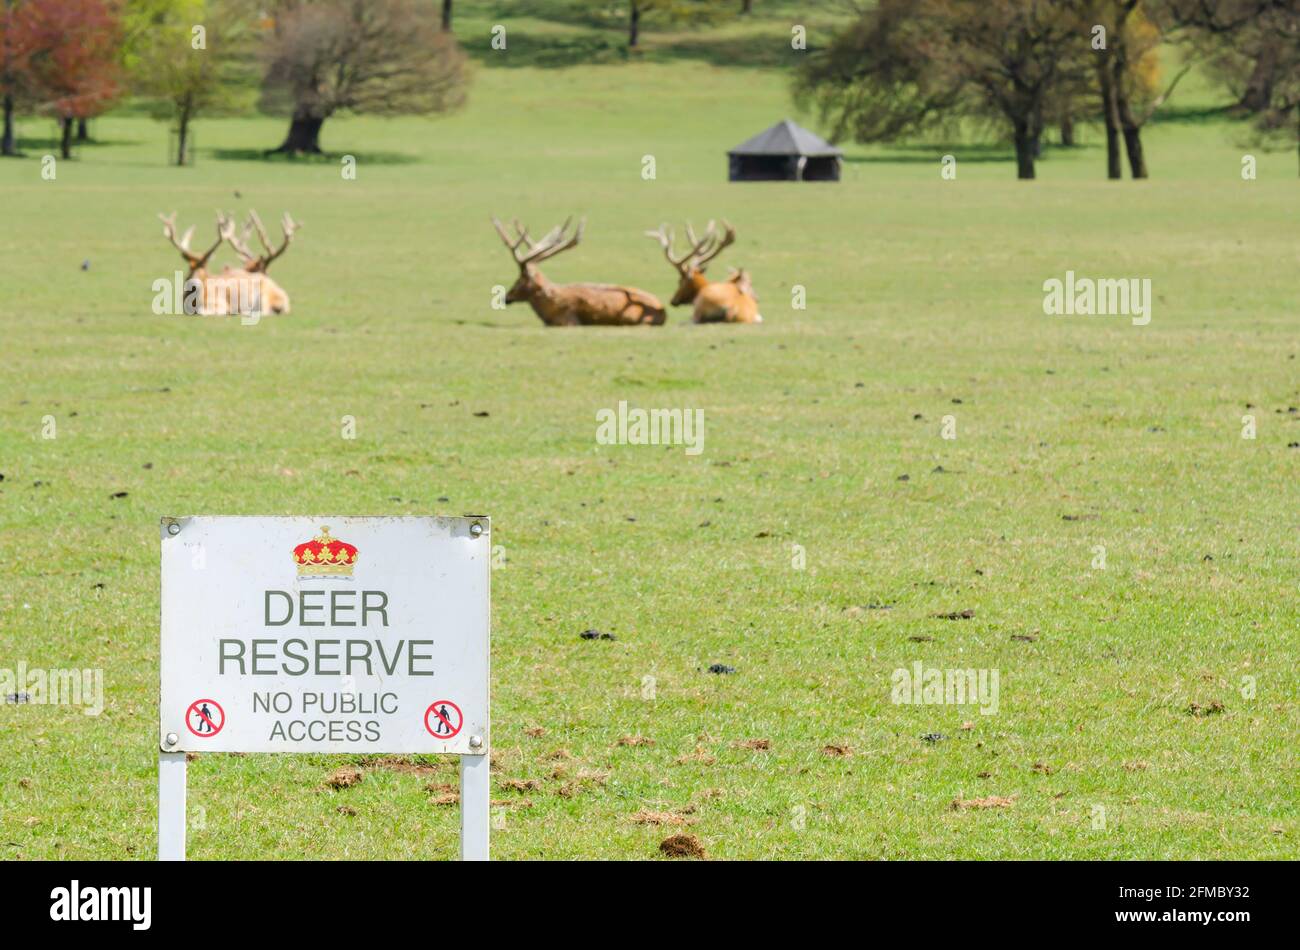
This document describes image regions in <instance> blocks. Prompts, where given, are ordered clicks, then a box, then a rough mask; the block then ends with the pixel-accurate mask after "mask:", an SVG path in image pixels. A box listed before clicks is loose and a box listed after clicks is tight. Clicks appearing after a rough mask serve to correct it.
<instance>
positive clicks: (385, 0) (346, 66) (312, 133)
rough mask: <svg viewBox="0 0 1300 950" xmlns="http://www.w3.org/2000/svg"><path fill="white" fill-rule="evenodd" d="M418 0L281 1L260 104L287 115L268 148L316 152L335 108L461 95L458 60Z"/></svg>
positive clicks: (400, 107)
mask: <svg viewBox="0 0 1300 950" xmlns="http://www.w3.org/2000/svg"><path fill="white" fill-rule="evenodd" d="M435 22H436V20H435V18H434V16H433V15H432V11H431V10H430V9H429V5H428V3H427V2H425V0H315V2H306V3H301V4H292V5H287V7H286V9H284V10H283V12H282V14H281V15H280V16H279V17H277V18H276V21H275V28H274V33H273V35H272V37H271V38H270V41H269V42H268V44H267V50H266V74H265V78H264V79H263V82H262V96H261V100H260V105H261V107H262V108H263V109H264V110H265V111H267V112H272V113H284V114H288V115H289V116H290V124H289V131H288V134H287V135H286V136H285V139H284V142H283V143H281V145H280V146H279V147H278V148H276V149H273V150H272V151H273V152H282V153H288V154H293V155H299V154H303V153H319V152H320V151H321V148H320V130H321V126H322V125H323V124H324V122H325V120H326V119H328V118H329V117H330V116H332V115H335V114H337V113H339V112H345V111H346V112H354V113H369V114H372V115H428V114H430V113H434V112H442V111H446V110H449V109H453V108H456V107H457V106H459V105H460V104H461V103H462V102H463V101H464V98H465V91H464V87H465V82H466V74H467V68H466V62H465V54H464V53H463V52H461V49H460V47H459V46H458V45H457V44H456V41H455V39H454V38H453V37H452V35H451V34H450V33H447V32H443V31H441V30H440V29H438V28H437V27H436V26H434V25H433V24H434V23H435Z"/></svg>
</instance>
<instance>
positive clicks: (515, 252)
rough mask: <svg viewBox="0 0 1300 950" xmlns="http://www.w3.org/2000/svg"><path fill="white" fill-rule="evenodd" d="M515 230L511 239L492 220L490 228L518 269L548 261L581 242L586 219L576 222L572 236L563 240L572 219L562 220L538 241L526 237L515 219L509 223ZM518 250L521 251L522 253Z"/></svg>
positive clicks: (503, 227) (500, 226) (522, 228)
mask: <svg viewBox="0 0 1300 950" xmlns="http://www.w3.org/2000/svg"><path fill="white" fill-rule="evenodd" d="M511 223H512V224H513V225H514V228H515V237H514V238H511V237H510V235H509V234H507V233H506V229H505V226H504V225H503V224H502V223H501V222H500V221H498V220H497V219H496V218H495V217H494V218H493V219H492V226H493V227H495V228H496V229H497V234H499V235H501V242H502V243H503V244H505V246H506V247H508V248H509V249H510V256H511V257H513V258H514V259H515V263H516V264H518V265H519V266H520V267H523V266H524V265H526V264H539V263H541V262H542V261H545V260H549V259H550V258H552V257H554V256H555V255H556V254H559V253H561V252H563V251H567V250H569V248H571V247H575V246H576V245H577V243H578V242H579V241H581V240H582V232H583V230H584V229H585V228H586V227H587V219H586V218H582V219H580V220H579V221H578V227H577V228H576V229H575V230H574V232H573V235H572V236H571V237H569V238H567V239H566V238H565V234H566V233H567V232H568V230H569V225H570V224H572V223H573V217H572V216H570V217H568V218H565V219H564V223H563V224H561V225H559V226H557V227H554V228H552V229H551V230H550V231H548V232H547V233H546V235H545V236H544V237H543V238H542V239H541V240H540V241H536V242H535V241H533V239H532V238H530V237H529V236H528V229H527V228H525V227H524V226H523V225H522V224H520V223H519V221H518V220H517V219H515V220H513V221H512V222H511ZM520 248H522V249H523V251H522V253H521V252H520Z"/></svg>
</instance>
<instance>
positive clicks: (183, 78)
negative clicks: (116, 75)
mask: <svg viewBox="0 0 1300 950" xmlns="http://www.w3.org/2000/svg"><path fill="white" fill-rule="evenodd" d="M250 36H251V23H250V20H249V11H248V8H247V7H246V6H245V5H243V4H240V3H237V2H231V0H169V2H168V3H167V4H166V5H165V7H164V8H162V9H161V10H159V11H158V16H157V17H156V18H155V19H153V21H152V22H151V24H150V28H149V29H147V30H144V31H142V32H141V33H140V34H139V35H138V36H134V37H133V38H132V45H131V62H132V74H133V75H134V77H135V87H136V89H137V91H139V92H140V93H141V94H142V95H144V96H146V97H148V98H149V99H151V100H152V102H151V108H150V111H151V113H152V114H153V116H154V118H156V119H160V120H165V121H170V122H172V123H174V125H175V127H176V133H177V148H176V164H178V165H184V164H185V163H186V161H187V159H188V156H189V139H190V123H191V122H192V121H193V120H194V119H195V118H196V117H197V116H199V115H203V114H211V113H214V112H226V111H231V110H232V109H233V107H234V105H235V104H236V103H237V102H238V101H239V98H240V97H239V91H238V90H239V86H238V78H239V76H238V71H239V66H240V64H241V62H242V59H243V53H244V50H245V49H246V47H247V45H248V40H249V39H250Z"/></svg>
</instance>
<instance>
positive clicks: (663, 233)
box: [645, 224, 694, 274]
mask: <svg viewBox="0 0 1300 950" xmlns="http://www.w3.org/2000/svg"><path fill="white" fill-rule="evenodd" d="M645 236H646V237H650V238H654V239H655V240H657V241H658V242H659V246H660V247H662V248H663V249H664V257H665V258H667V259H668V263H669V264H672V265H673V267H675V268H677V271H678V272H679V273H682V274H685V273H686V266H685V265H686V262H687V261H689V260H690V259H691V254H692V253H693V252H694V248H692V249H691V250H690V251H687V252H686V253H685V254H683V255H682V256H681V257H677V258H674V257H673V229H672V228H670V227H669V226H668V225H667V224H661V225H659V228H658V230H656V231H647V232H645Z"/></svg>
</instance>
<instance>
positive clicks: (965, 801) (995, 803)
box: [950, 795, 1016, 811]
mask: <svg viewBox="0 0 1300 950" xmlns="http://www.w3.org/2000/svg"><path fill="white" fill-rule="evenodd" d="M1015 803H1016V799H1015V796H1014V795H1013V796H1012V797H1011V798H1004V797H1002V796H1001V795H989V796H987V797H985V798H954V799H953V800H952V805H951V806H950V807H951V808H952V810H953V811H968V810H970V809H972V808H977V809H978V808H1010V807H1011V806H1012V805H1014V804H1015Z"/></svg>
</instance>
